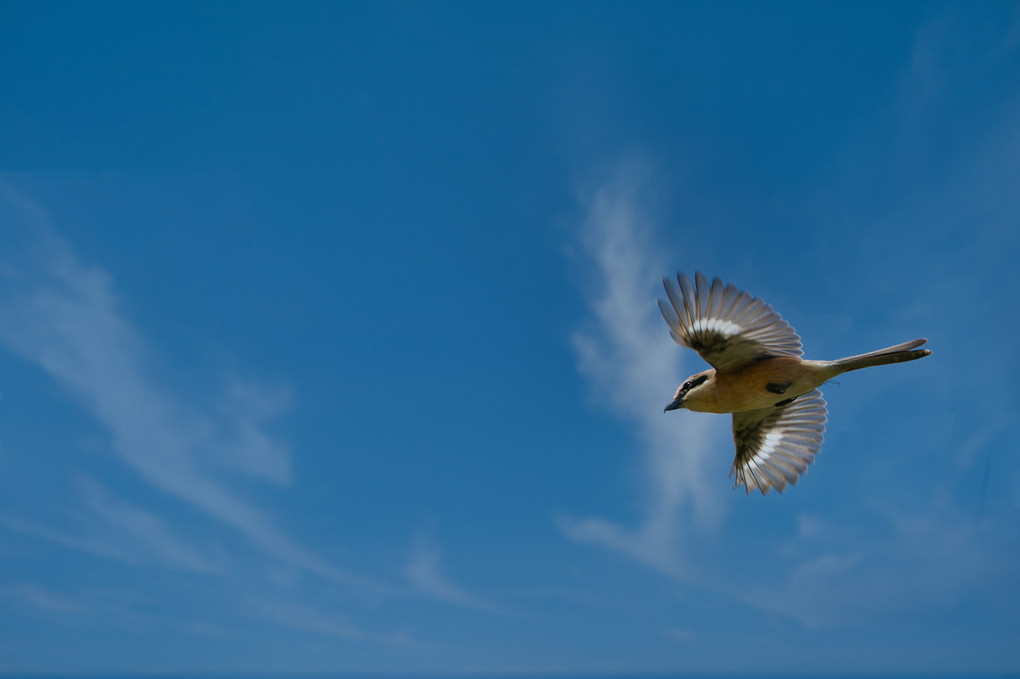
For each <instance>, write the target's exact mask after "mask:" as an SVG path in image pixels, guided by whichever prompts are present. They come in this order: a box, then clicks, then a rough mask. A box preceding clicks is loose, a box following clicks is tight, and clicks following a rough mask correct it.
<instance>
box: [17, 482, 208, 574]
mask: <svg viewBox="0 0 1020 679" xmlns="http://www.w3.org/2000/svg"><path fill="white" fill-rule="evenodd" d="M78 487H79V496H80V497H81V499H82V505H83V508H84V510H85V511H84V512H82V513H81V515H80V516H79V518H80V519H81V521H80V523H81V524H82V526H81V530H80V533H79V534H77V535H70V534H67V533H64V532H62V531H59V530H54V529H52V528H49V527H46V526H42V525H39V524H37V523H35V522H33V521H29V520H26V519H22V518H17V517H12V516H0V526H3V527H4V528H6V529H8V530H12V531H16V532H19V533H23V534H25V535H31V536H33V537H36V538H39V539H42V540H46V541H49V542H52V543H54V544H58V545H61V546H63V547H67V548H70V549H76V550H79V551H82V552H85V553H88V554H94V555H97V556H102V557H106V558H112V559H116V560H118V561H123V562H125V563H130V564H143V563H146V564H150V565H151V564H156V565H159V566H166V567H170V568H177V569H181V570H185V571H191V572H196V573H223V572H224V566H223V564H222V559H213V558H211V557H210V556H208V555H207V554H204V553H202V552H201V551H200V550H198V549H196V548H195V547H193V546H192V545H191V544H189V543H188V542H187V541H186V540H185V539H183V538H182V537H180V536H179V535H176V534H175V533H174V531H173V530H172V529H171V528H170V527H169V526H168V525H167V523H166V522H165V521H164V520H163V519H162V518H160V517H159V516H157V515H155V514H153V513H151V512H148V511H146V510H144V509H142V508H140V507H137V506H135V505H132V504H130V503H128V502H125V501H123V500H120V499H118V498H116V497H114V496H113V495H112V494H111V493H110V492H109V491H108V490H107V489H105V488H103V487H102V485H100V484H99V483H97V482H96V481H94V480H92V479H81V480H80V481H79V483H78Z"/></svg>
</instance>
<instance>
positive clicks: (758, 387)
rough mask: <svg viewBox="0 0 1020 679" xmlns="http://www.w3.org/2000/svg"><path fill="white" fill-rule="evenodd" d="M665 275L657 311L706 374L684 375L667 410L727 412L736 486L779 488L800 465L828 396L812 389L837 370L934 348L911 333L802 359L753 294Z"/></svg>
mask: <svg viewBox="0 0 1020 679" xmlns="http://www.w3.org/2000/svg"><path fill="white" fill-rule="evenodd" d="M694 280H695V283H694V284H693V285H692V284H691V281H690V279H689V278H687V276H685V275H683V274H677V277H676V280H675V281H674V280H672V279H670V278H666V279H663V285H664V286H665V287H666V295H667V296H668V297H669V301H668V302H666V301H663V300H661V299H660V300H659V309H660V310H661V311H662V316H663V318H665V319H666V323H667V324H668V325H669V334H670V335H672V336H673V339H674V340H675V341H676V342H677V344H680V345H682V346H685V347H690V348H691V349H694V350H695V351H697V352H698V353H699V354H701V357H702V358H704V359H705V360H706V361H708V363H709V364H710V365H711V366H712V370H706V371H705V372H701V373H698V374H697V375H691V376H690V377H688V378H687V380H685V381H684V383H683V384H682V385H680V388H679V389H677V391H676V395H675V396H674V397H673V400H672V401H670V402H669V405H667V406H666V410H677V409H679V408H686V409H687V410H694V411H697V412H703V413H733V442H734V443H735V444H736V446H737V456H736V458H735V459H734V460H733V470H732V471H731V472H730V476H731V477H732V476H733V475H734V474H736V483H735V484H734V485H733V487H734V488H736V487H737V486H740V485H743V486H744V487H745V488H746V490H747V492H748V493H750V492H751V489H752V488H757V489H758V490H760V491H761V493H762V495H764V494H765V493H767V492H768V490H769V488H773V487H774V488H775V489H776V490H777V491H779V492H780V493H782V492H783V491H784V490H785V489H786V484H787V483H796V482H797V477H798V476H800V475H801V474H803V473H804V472H806V471H807V468H808V465H809V464H811V463H812V462H814V459H815V454H816V453H818V448H819V447H820V446H821V445H822V434H823V433H824V432H825V414H826V409H825V400H824V399H823V398H822V392H820V391H818V387H819V386H821V385H822V384H823V383H824V382H826V381H827V380H831V379H832V378H833V377H836V376H837V375H841V374H842V373H845V372H849V371H851V370H858V369H860V368H870V367H871V366H873V365H886V364H887V363H902V362H903V361H913V360H915V359H918V358H923V357H925V356H928V355H930V354H931V351H930V350H928V349H918V348H917V347H919V346H921V345H922V344H924V343H925V342H927V341H928V340H926V339H916V340H912V341H910V342H904V343H903V344H897V345H896V346H894V347H889V348H887V349H879V350H878V351H872V352H870V353H867V354H861V355H859V356H849V357H847V358H841V359H839V360H837V361H806V360H804V359H802V358H800V357H801V355H802V354H803V352H802V351H801V345H800V337H799V336H798V335H797V333H796V332H794V330H793V328H791V327H790V324H789V323H787V322H786V321H784V320H783V319H782V317H781V316H780V315H779V314H777V313H776V312H775V311H773V310H772V307H771V306H769V305H768V304H765V302H763V301H761V300H760V299H758V298H757V297H751V295H749V294H747V293H746V292H742V291H740V290H738V289H737V288H736V287H735V286H733V285H732V284H730V285H725V284H724V283H723V282H722V281H721V280H719V279H718V278H716V279H714V280H713V281H712V283H711V285H709V282H708V279H707V278H706V277H705V275H704V274H702V273H701V272H698V273H697V274H696V275H695V277H694Z"/></svg>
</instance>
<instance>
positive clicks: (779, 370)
mask: <svg viewBox="0 0 1020 679" xmlns="http://www.w3.org/2000/svg"><path fill="white" fill-rule="evenodd" d="M819 378H820V376H819V375H818V374H817V371H815V370H812V369H811V367H809V366H808V365H806V364H805V363H804V362H803V361H801V360H800V359H799V358H792V357H786V356H777V357H775V358H770V359H766V360H763V361H757V362H755V363H751V364H749V365H746V366H744V367H742V368H739V369H737V370H733V371H729V372H722V373H716V376H715V390H714V392H715V393H714V394H713V398H712V399H710V400H709V401H706V402H704V403H701V404H699V405H700V406H701V407H704V408H708V409H707V410H706V411H705V412H714V413H733V412H738V411H741V410H755V409H757V408H766V407H768V406H772V405H775V404H776V403H778V402H780V401H783V400H785V399H788V398H793V397H795V396H800V395H802V394H806V393H807V392H809V391H811V390H812V389H814V388H816V387H817V386H818V385H819V384H820V383H821V380H820V379H819ZM700 409H701V408H699V410H700Z"/></svg>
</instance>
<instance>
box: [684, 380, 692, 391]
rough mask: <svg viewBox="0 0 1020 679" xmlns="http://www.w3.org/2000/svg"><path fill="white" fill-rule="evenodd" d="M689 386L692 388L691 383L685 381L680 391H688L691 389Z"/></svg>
mask: <svg viewBox="0 0 1020 679" xmlns="http://www.w3.org/2000/svg"><path fill="white" fill-rule="evenodd" d="M691 386H692V385H691V381H690V380H687V381H686V382H684V386H682V387H681V389H683V390H684V391H687V390H688V389H690V388H691Z"/></svg>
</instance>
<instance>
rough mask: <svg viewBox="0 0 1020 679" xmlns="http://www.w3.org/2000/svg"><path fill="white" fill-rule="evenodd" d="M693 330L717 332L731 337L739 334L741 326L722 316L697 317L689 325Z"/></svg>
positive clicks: (741, 329) (697, 331)
mask: <svg viewBox="0 0 1020 679" xmlns="http://www.w3.org/2000/svg"><path fill="white" fill-rule="evenodd" d="M691 330H692V331H693V332H696V333H699V332H719V333H722V334H723V335H726V336H727V337H733V336H734V335H739V334H740V333H741V332H742V331H743V328H741V327H740V326H739V325H737V324H736V323H734V322H733V321H727V320H725V319H722V318H699V319H698V320H696V321H695V322H694V324H693V325H692V326H691Z"/></svg>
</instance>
